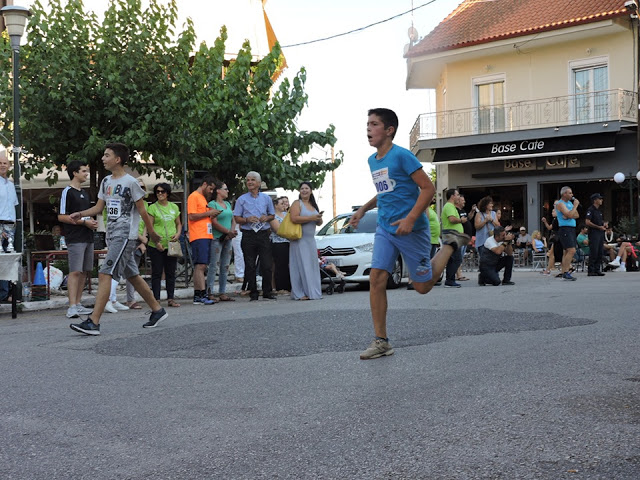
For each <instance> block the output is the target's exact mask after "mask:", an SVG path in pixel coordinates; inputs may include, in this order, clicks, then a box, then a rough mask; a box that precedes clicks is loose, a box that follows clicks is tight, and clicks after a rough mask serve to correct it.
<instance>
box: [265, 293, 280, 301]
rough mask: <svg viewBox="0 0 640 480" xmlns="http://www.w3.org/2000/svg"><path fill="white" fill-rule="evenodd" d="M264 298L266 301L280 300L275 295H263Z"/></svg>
mask: <svg viewBox="0 0 640 480" xmlns="http://www.w3.org/2000/svg"><path fill="white" fill-rule="evenodd" d="M262 298H264V299H265V300H278V296H277V295H276V294H275V293H269V294H267V295H263V296H262Z"/></svg>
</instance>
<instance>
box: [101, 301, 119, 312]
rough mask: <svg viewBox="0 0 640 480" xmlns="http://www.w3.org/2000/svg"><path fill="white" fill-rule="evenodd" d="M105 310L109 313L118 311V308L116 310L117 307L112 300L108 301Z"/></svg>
mask: <svg viewBox="0 0 640 480" xmlns="http://www.w3.org/2000/svg"><path fill="white" fill-rule="evenodd" d="M104 311H105V312H109V313H118V310H116V307H114V306H113V304H112V303H111V302H107V304H106V305H105V306H104Z"/></svg>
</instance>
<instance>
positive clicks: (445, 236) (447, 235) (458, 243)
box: [441, 230, 471, 250]
mask: <svg viewBox="0 0 640 480" xmlns="http://www.w3.org/2000/svg"><path fill="white" fill-rule="evenodd" d="M441 238H442V244H443V245H450V246H452V247H453V249H454V250H457V249H458V248H460V247H464V246H465V245H467V244H468V243H469V242H470V241H471V237H470V236H469V235H466V234H464V233H460V232H458V231H456V230H443V231H442V234H441Z"/></svg>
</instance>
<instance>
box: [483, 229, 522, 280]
mask: <svg viewBox="0 0 640 480" xmlns="http://www.w3.org/2000/svg"><path fill="white" fill-rule="evenodd" d="M503 268H504V276H503V278H502V285H515V283H513V282H512V281H511V273H512V271H513V234H512V233H511V232H509V233H507V232H505V229H504V227H501V226H498V227H494V228H493V236H492V237H489V238H487V241H486V242H484V249H483V250H482V254H481V258H480V273H479V274H478V285H481V286H485V285H487V284H489V285H494V286H496V287H497V286H498V285H500V277H499V275H498V272H500V270H502V269H503Z"/></svg>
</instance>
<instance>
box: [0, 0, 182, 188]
mask: <svg viewBox="0 0 640 480" xmlns="http://www.w3.org/2000/svg"><path fill="white" fill-rule="evenodd" d="M32 13H33V16H32V17H31V21H30V22H29V26H28V29H27V44H26V45H25V46H24V47H23V48H22V51H21V58H22V69H21V72H20V86H21V97H22V98H21V100H22V104H21V130H22V138H23V143H24V145H23V146H24V148H25V150H26V157H27V162H26V165H25V167H26V168H25V169H24V172H25V176H26V177H27V178H30V176H32V175H33V174H35V173H39V172H42V171H43V170H44V169H45V168H51V167H60V166H62V165H65V164H66V163H68V162H69V161H70V160H74V159H83V160H86V161H87V162H89V164H90V165H91V167H92V172H93V175H92V185H93V186H94V187H95V182H96V180H97V177H96V172H100V171H102V164H101V162H100V158H101V156H102V149H103V147H104V144H105V143H106V142H108V141H121V142H124V143H127V144H128V145H129V146H130V147H131V148H132V149H133V150H136V151H138V152H142V153H146V154H147V155H148V154H149V153H151V152H153V151H154V150H155V149H157V148H159V147H160V146H161V145H162V143H161V142H158V139H157V138H156V137H155V135H154V133H153V128H152V125H153V122H154V118H156V117H160V116H162V112H163V110H162V108H161V102H162V99H163V98H164V97H166V96H167V95H169V94H170V93H171V89H172V84H171V82H170V80H169V79H168V78H167V75H166V65H167V64H168V63H170V62H171V59H172V58H173V57H174V55H175V50H176V45H175V42H173V41H172V39H171V37H172V35H173V30H172V29H173V27H174V24H175V20H176V17H177V10H176V6H175V2H171V3H169V4H168V6H161V5H160V4H159V3H158V2H157V1H156V0H151V1H150V2H149V8H147V9H145V10H143V9H142V5H141V1H140V0H128V1H124V0H118V1H114V2H111V3H110V6H109V9H108V10H107V11H106V12H105V18H104V21H103V22H102V24H99V23H98V21H97V18H96V16H95V14H94V13H92V12H88V11H86V10H85V9H84V6H83V3H82V1H81V0H69V1H61V0H51V1H50V2H49V10H48V11H46V10H45V9H44V7H43V5H42V4H41V3H40V1H37V2H36V3H35V4H34V5H33V7H32ZM187 33H190V32H187ZM6 42H7V41H6V39H5V44H4V45H3V47H4V48H3V52H2V56H1V57H0V60H1V62H2V64H1V67H2V68H3V69H4V70H5V71H9V69H10V63H9V62H10V54H9V45H8V43H6ZM2 82H3V83H4V84H3V85H2V88H1V89H0V105H1V106H2V111H4V112H7V115H6V116H5V117H3V118H2V126H1V128H2V129H3V130H4V131H5V132H6V131H7V129H8V128H10V119H11V118H12V116H11V90H10V79H9V78H7V77H6V76H5V77H3V78H2ZM142 169H144V165H143V166H142ZM49 174H50V179H49V180H50V183H54V182H55V181H56V180H57V177H58V173H57V171H55V170H54V171H50V172H49Z"/></svg>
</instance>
